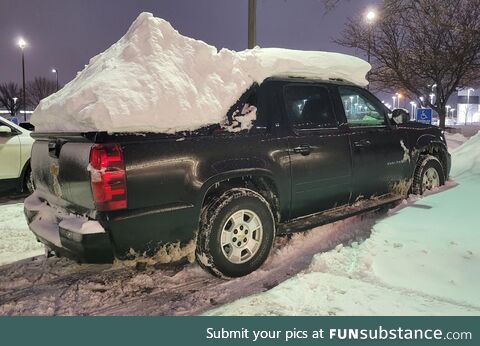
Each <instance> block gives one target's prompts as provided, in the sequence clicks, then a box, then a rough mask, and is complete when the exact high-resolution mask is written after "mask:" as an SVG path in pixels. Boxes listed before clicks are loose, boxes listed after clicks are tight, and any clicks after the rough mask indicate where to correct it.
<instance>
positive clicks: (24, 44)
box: [17, 37, 27, 49]
mask: <svg viewBox="0 0 480 346" xmlns="http://www.w3.org/2000/svg"><path fill="white" fill-rule="evenodd" d="M17 44H18V46H19V47H20V49H24V48H25V47H26V46H27V42H26V41H25V40H24V39H23V38H22V37H20V38H19V39H18V42H17Z"/></svg>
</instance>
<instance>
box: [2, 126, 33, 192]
mask: <svg viewBox="0 0 480 346" xmlns="http://www.w3.org/2000/svg"><path fill="white" fill-rule="evenodd" d="M32 145H33V139H32V138H31V137H30V131H28V130H26V129H25V128H22V127H20V126H18V125H15V124H14V123H12V122H11V121H8V120H7V119H4V118H2V117H0V191H5V190H9V189H13V188H15V189H17V190H18V191H21V192H22V191H28V192H33V183H32V174H31V172H32V171H31V169H30V152H31V150H32Z"/></svg>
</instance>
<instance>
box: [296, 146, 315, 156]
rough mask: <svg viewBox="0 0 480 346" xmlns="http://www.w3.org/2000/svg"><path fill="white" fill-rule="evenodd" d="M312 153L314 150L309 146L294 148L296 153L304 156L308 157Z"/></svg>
mask: <svg viewBox="0 0 480 346" xmlns="http://www.w3.org/2000/svg"><path fill="white" fill-rule="evenodd" d="M311 151H312V149H311V148H310V146H309V145H307V144H302V145H300V146H298V147H295V148H293V152H294V153H297V154H302V155H303V156H307V155H308V154H310V152H311Z"/></svg>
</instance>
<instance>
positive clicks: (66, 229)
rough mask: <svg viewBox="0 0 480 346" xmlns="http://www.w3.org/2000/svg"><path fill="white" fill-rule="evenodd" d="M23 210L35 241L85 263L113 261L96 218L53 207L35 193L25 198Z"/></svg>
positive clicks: (59, 253) (103, 232) (106, 239)
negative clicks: (91, 218)
mask: <svg viewBox="0 0 480 346" xmlns="http://www.w3.org/2000/svg"><path fill="white" fill-rule="evenodd" d="M24 212H25V216H26V218H27V222H28V226H29V228H30V230H31V231H32V232H33V234H35V236H36V238H37V240H38V241H39V242H41V243H43V244H45V245H46V246H47V247H49V248H50V249H51V250H53V251H55V253H56V254H57V255H59V256H65V257H68V258H71V259H74V260H77V261H80V262H88V263H109V262H112V261H113V258H114V257H113V249H112V243H111V241H110V237H109V236H108V234H107V233H106V232H105V230H104V229H103V227H102V226H101V225H100V224H99V223H98V222H97V221H95V220H90V219H88V218H86V217H83V216H78V215H73V214H69V213H68V212H67V211H65V210H61V209H58V208H53V207H51V206H49V205H48V203H47V202H46V201H42V200H40V199H39V198H38V197H37V196H36V195H35V194H33V195H31V196H29V197H28V198H27V199H26V200H25V206H24Z"/></svg>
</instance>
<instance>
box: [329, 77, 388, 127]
mask: <svg viewBox="0 0 480 346" xmlns="http://www.w3.org/2000/svg"><path fill="white" fill-rule="evenodd" d="M338 90H339V92H340V97H341V98H342V104H343V109H344V110H345V116H346V117H347V123H348V124H349V125H351V126H381V125H386V120H385V115H384V114H383V111H382V109H381V108H380V107H379V106H378V105H375V104H374V103H373V102H372V101H370V100H369V99H368V98H366V97H365V96H364V95H363V93H362V92H361V91H360V90H359V89H356V88H351V87H342V86H341V87H338Z"/></svg>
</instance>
